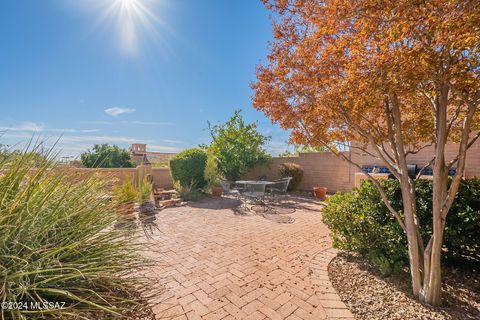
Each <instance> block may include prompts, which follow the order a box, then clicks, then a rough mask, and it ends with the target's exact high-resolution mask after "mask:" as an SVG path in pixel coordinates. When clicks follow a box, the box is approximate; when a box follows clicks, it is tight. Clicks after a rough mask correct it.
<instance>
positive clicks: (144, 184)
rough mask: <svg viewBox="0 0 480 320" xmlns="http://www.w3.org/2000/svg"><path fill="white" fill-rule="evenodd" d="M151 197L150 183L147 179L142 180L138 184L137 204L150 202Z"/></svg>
mask: <svg viewBox="0 0 480 320" xmlns="http://www.w3.org/2000/svg"><path fill="white" fill-rule="evenodd" d="M151 195H152V183H151V182H150V181H149V180H148V178H147V177H145V178H143V180H142V181H140V183H139V184H138V202H140V203H144V202H147V201H150V197H151Z"/></svg>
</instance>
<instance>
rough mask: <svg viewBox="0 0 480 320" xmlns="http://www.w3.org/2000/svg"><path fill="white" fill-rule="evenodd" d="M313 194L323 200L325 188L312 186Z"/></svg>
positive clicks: (325, 194) (325, 193)
mask: <svg viewBox="0 0 480 320" xmlns="http://www.w3.org/2000/svg"><path fill="white" fill-rule="evenodd" d="M313 194H314V195H315V197H316V198H318V199H320V200H325V197H326V196H327V188H325V187H313Z"/></svg>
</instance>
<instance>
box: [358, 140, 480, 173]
mask: <svg viewBox="0 0 480 320" xmlns="http://www.w3.org/2000/svg"><path fill="white" fill-rule="evenodd" d="M458 148H459V145H458V144H456V143H448V144H447V145H446V148H445V161H446V162H449V161H451V160H452V159H454V158H455V157H456V156H457V154H458ZM369 151H370V152H372V153H373V150H371V149H369ZM433 154H434V147H433V146H431V147H428V148H425V149H422V150H421V151H420V152H418V153H417V154H412V155H408V156H407V161H408V164H416V165H417V166H418V167H419V168H422V167H423V166H425V165H426V164H428V162H429V161H430V160H431V159H432V157H433ZM351 159H352V160H353V161H354V162H356V163H358V164H360V165H361V166H362V165H377V166H385V165H384V164H383V162H382V161H381V160H379V159H376V158H374V157H372V156H369V155H367V154H359V153H358V152H352V155H351ZM453 167H454V168H455V167H456V166H455V165H454V166H453ZM353 169H354V172H358V171H360V170H358V169H357V168H353ZM473 177H480V140H477V141H476V142H475V143H474V144H473V145H472V146H471V147H470V149H468V151H467V159H466V163H465V178H473Z"/></svg>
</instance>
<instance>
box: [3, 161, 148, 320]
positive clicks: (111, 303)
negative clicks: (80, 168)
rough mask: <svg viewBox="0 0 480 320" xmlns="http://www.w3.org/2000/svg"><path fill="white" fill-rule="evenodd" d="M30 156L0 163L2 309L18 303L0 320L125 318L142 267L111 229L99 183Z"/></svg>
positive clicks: (132, 248) (128, 242)
mask: <svg viewBox="0 0 480 320" xmlns="http://www.w3.org/2000/svg"><path fill="white" fill-rule="evenodd" d="M32 154H34V153H32V152H24V153H23V154H22V155H21V156H18V155H17V156H16V157H15V161H11V158H10V157H8V156H5V155H4V156H2V157H1V158H0V303H2V302H4V303H9V304H10V306H14V305H16V308H14V309H8V304H4V305H3V306H4V307H3V308H1V309H0V319H96V318H102V319H103V318H104V317H108V318H110V317H114V318H117V317H118V318H131V316H130V315H129V311H128V310H129V309H134V308H135V307H137V306H138V305H139V304H140V302H139V300H138V299H139V298H138V296H139V295H138V294H134V293H133V290H135V292H137V290H143V289H144V288H145V286H146V284H147V281H146V280H145V279H143V278H142V277H140V276H135V274H138V272H137V271H138V270H140V268H142V267H143V266H145V264H146V263H148V261H146V260H145V259H144V258H142V256H141V255H140V253H139V248H138V247H137V246H138V245H136V244H134V243H135V241H133V240H132V239H131V238H128V237H126V234H125V233H124V232H122V231H118V230H115V229H114V228H112V225H113V223H114V221H115V219H116V215H115V212H114V209H113V206H112V204H111V203H109V202H108V200H105V198H106V197H105V195H106V192H107V191H106V190H105V188H104V186H103V184H102V182H101V181H99V180H96V179H93V178H90V179H89V178H87V179H75V177H73V173H72V172H71V171H69V170H60V169H59V168H55V167H54V166H53V165H52V161H50V160H51V159H50V160H49V157H48V156H47V157H45V160H43V161H40V162H38V161H36V162H32V158H31V157H32ZM50 158H51V156H50ZM32 163H35V164H32ZM45 303H47V304H45ZM48 303H50V305H48ZM5 306H7V308H6V307H5ZM32 306H34V307H32ZM62 306H63V308H61V307H62Z"/></svg>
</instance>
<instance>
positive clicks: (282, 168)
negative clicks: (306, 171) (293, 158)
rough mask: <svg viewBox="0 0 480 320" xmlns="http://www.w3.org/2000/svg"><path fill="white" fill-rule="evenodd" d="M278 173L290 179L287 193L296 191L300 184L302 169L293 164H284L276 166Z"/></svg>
mask: <svg viewBox="0 0 480 320" xmlns="http://www.w3.org/2000/svg"><path fill="white" fill-rule="evenodd" d="M278 172H279V173H280V175H281V176H282V178H284V177H292V180H291V181H290V183H289V185H288V191H294V190H297V189H298V186H299V185H300V182H302V179H303V169H302V167H301V166H300V165H298V164H296V163H293V162H285V163H282V164H280V165H279V166H278Z"/></svg>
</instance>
